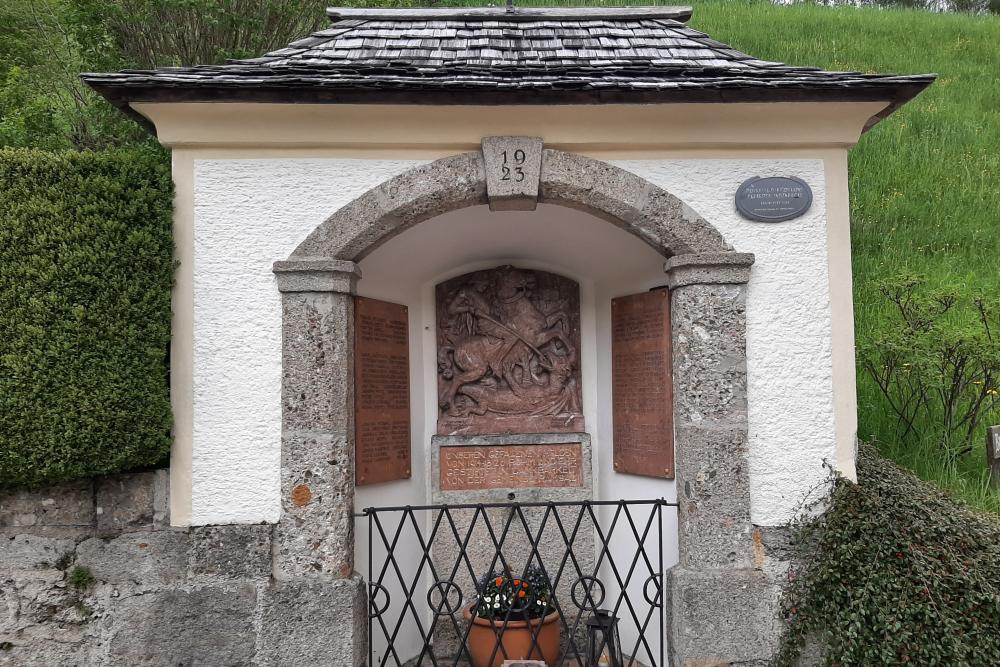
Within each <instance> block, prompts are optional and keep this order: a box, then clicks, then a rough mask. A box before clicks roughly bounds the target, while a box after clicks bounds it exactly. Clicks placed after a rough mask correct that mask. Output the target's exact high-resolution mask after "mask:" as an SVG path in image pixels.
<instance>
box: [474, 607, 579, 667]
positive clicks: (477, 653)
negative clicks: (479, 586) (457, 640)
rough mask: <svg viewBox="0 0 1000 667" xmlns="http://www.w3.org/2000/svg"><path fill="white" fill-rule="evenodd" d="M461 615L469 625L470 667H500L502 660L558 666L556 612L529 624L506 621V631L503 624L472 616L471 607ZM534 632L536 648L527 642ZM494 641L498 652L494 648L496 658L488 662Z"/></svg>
mask: <svg viewBox="0 0 1000 667" xmlns="http://www.w3.org/2000/svg"><path fill="white" fill-rule="evenodd" d="M464 615H465V620H466V621H469V622H470V623H471V624H472V627H471V628H470V629H469V653H470V654H471V656H472V664H473V665H474V667H500V665H501V664H502V663H503V661H504V660H544V661H545V664H546V665H555V664H557V663H558V662H559V640H560V628H559V612H558V611H553V612H552V613H551V614H549V615H548V616H545V617H544V618H533V619H531V620H530V621H515V620H510V621H507V626H506V627H504V624H503V620H498V621H492V620H490V619H488V618H480V617H478V616H473V615H472V608H471V607H467V608H466V609H465V614H464ZM539 626H541V627H539ZM536 632H537V633H538V637H537V639H536V643H537V645H533V644H532V641H531V638H532V636H533V635H534V634H535V633H536ZM498 640H499V642H500V646H501V647H502V648H497V653H496V656H495V657H494V658H493V662H490V655H492V654H493V648H494V647H495V646H496V645H497V641H498ZM504 652H506V657H504ZM529 653H530V655H529Z"/></svg>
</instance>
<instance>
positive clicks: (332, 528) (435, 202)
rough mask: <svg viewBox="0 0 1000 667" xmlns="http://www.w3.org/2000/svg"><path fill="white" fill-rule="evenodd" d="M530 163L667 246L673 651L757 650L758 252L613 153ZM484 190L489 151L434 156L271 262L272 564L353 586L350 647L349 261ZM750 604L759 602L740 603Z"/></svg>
mask: <svg viewBox="0 0 1000 667" xmlns="http://www.w3.org/2000/svg"><path fill="white" fill-rule="evenodd" d="M539 174H540V178H539V189H538V201H541V202H543V203H551V204H557V205H562V206H567V207H570V208H575V209H580V210H583V211H586V212H588V213H591V214H592V215H596V216H597V217H599V218H602V219H604V220H606V221H608V222H610V223H612V224H615V225H617V226H619V227H621V228H622V229H624V230H626V231H628V232H630V233H632V234H634V235H635V236H637V237H638V238H640V239H642V240H643V241H644V242H646V243H647V244H649V245H650V246H652V247H653V249H654V250H656V251H657V252H659V253H660V254H661V255H662V256H664V257H665V258H666V261H665V264H664V272H665V274H666V276H665V283H666V286H667V287H668V288H669V289H670V292H671V331H672V334H671V337H672V339H673V349H672V355H673V371H674V378H673V402H672V409H673V417H674V419H673V422H674V443H673V444H674V449H675V458H674V462H675V471H676V472H675V479H676V484H677V489H678V501H679V505H678V509H677V511H678V550H679V562H678V564H677V565H675V566H674V567H672V568H671V569H670V570H669V571H668V572H667V573H665V578H666V581H665V591H664V593H665V595H664V600H665V603H666V609H665V613H666V617H667V633H668V638H669V642H670V652H671V654H672V655H673V658H674V662H675V663H676V664H680V663H682V662H686V661H687V660H689V659H694V658H697V659H698V660H702V661H710V660H712V659H714V658H713V656H717V655H727V656H729V657H733V656H736V657H737V658H738V661H743V662H748V661H751V660H752V659H755V658H756V657H757V656H758V655H759V654H760V651H757V648H758V647H757V646H756V645H753V646H750V647H749V648H748V647H747V645H748V644H752V642H748V641H745V640H744V639H743V637H744V636H746V637H753V638H756V637H758V635H760V634H761V632H764V630H762V629H760V628H758V627H757V621H756V620H754V619H764V620H765V621H767V619H770V618H772V617H773V616H774V614H776V608H774V603H775V601H776V600H777V599H778V596H779V593H780V584H779V583H777V582H776V581H774V580H772V579H771V578H770V577H769V575H767V574H766V573H762V567H763V563H764V562H765V560H764V554H763V552H762V546H761V544H762V542H761V537H760V533H759V531H757V532H755V530H754V526H753V525H752V524H751V522H750V493H749V466H748V464H747V460H746V448H747V434H748V424H747V396H746V296H747V285H746V283H747V281H748V280H749V277H750V267H751V265H752V264H753V260H754V258H753V255H750V254H745V253H739V252H735V251H733V250H732V248H731V247H730V246H729V245H728V244H727V243H726V242H725V240H724V239H723V238H722V235H721V234H720V233H719V232H718V231H717V230H716V229H715V228H714V227H713V226H712V225H711V224H709V223H708V222H707V221H705V220H704V219H702V218H701V217H700V216H698V215H697V214H696V213H695V212H694V211H693V210H691V209H690V208H689V207H687V206H686V205H685V204H684V203H683V202H681V201H680V200H679V199H678V198H677V197H675V196H674V195H672V194H670V193H669V192H666V191H665V190H663V189H662V188H659V187H657V186H655V185H653V184H652V183H649V182H648V181H646V180H644V179H642V178H640V177H639V176H636V175H635V174H632V173H629V172H627V171H625V170H623V169H620V168H618V167H615V166H614V165H611V164H608V163H606V162H602V161H599V160H594V159H592V158H587V157H584V156H580V155H575V154H570V153H565V152H562V151H556V150H548V149H546V150H543V151H542V154H541V167H540V172H539ZM487 203H489V198H488V193H487V178H486V170H485V161H484V158H483V156H482V154H479V153H464V154H461V155H455V156H452V157H447V158H443V159H440V160H437V161H435V162H431V163H430V164H427V165H424V166H421V167H417V168H415V169H411V170H409V171H407V172H405V173H403V174H400V175H399V176H396V177H394V178H392V179H389V180H388V181H386V182H385V183H383V184H382V185H380V186H377V187H375V188H373V189H372V190H370V191H368V192H367V193H365V194H364V195H362V196H361V197H359V198H357V199H355V200H354V201H352V202H350V203H349V204H347V205H346V206H344V207H343V208H341V209H340V210H338V211H337V212H336V213H334V214H333V215H332V216H330V217H329V218H327V220H325V221H324V222H323V223H321V224H320V225H319V226H318V227H317V228H316V229H315V230H314V231H313V232H312V233H311V234H310V235H309V236H308V237H307V238H306V239H305V240H304V241H303V242H302V243H301V244H300V245H299V246H298V247H297V248H296V249H295V251H294V252H293V253H292V254H291V256H290V257H289V258H287V259H286V260H282V261H277V262H275V264H274V272H275V274H276V278H277V287H278V290H279V291H280V292H281V293H282V443H281V518H280V519H279V523H278V526H277V528H276V530H275V533H274V536H275V540H276V543H275V559H274V563H275V577H276V578H278V579H289V578H295V577H305V578H308V579H315V580H317V581H325V582H330V585H332V586H342V587H345V590H349V591H350V594H351V595H353V596H354V597H353V598H352V600H351V602H350V603H349V604H348V605H347V607H346V608H345V614H350V616H351V619H352V620H351V622H352V623H353V629H352V630H351V631H350V632H349V635H350V641H351V643H352V645H353V646H354V647H355V650H356V651H361V650H363V646H364V641H365V640H364V637H365V630H364V627H365V621H366V617H367V610H366V608H365V594H364V588H363V582H362V581H361V580H360V579H359V578H358V577H357V575H355V574H354V570H355V566H354V535H353V525H354V514H353V512H354V489H355V481H354V388H353V369H354V360H353V354H354V353H353V342H354V296H353V295H354V292H355V287H356V281H357V279H358V278H359V277H360V272H359V270H358V264H357V262H358V261H359V260H361V259H363V258H364V257H365V256H366V255H367V254H368V253H370V252H372V251H373V250H375V249H376V248H378V247H379V246H380V245H381V244H383V243H385V242H386V241H388V240H389V239H391V238H392V237H394V236H396V235H397V234H400V233H402V232H403V231H405V230H407V229H409V228H411V227H413V226H415V225H417V224H419V223H420V222H423V221H425V220H428V219H430V218H432V217H435V216H437V215H440V214H442V213H446V212H448V211H453V210H456V209H460V208H465V207H469V206H475V205H480V204H487ZM694 602H697V604H694ZM748 609H760V611H759V612H758V613H756V614H755V615H747V613H746V610H748ZM762 622H763V621H762ZM767 622H770V621H767ZM345 623H347V621H345ZM692 627H697V628H704V630H703V631H702V630H698V631H697V632H694V633H692V632H691V631H689V630H688V629H689V628H692ZM715 627H727V628H734V629H735V630H733V631H732V632H731V633H729V635H731V636H727V637H725V640H726V641H727V642H729V643H724V642H722V639H723V638H720V637H719V636H718V633H716V632H715V631H714V630H712V628H715ZM758 630H760V632H758ZM765 630H766V629H765ZM765 634H766V633H765ZM357 655H361V653H357Z"/></svg>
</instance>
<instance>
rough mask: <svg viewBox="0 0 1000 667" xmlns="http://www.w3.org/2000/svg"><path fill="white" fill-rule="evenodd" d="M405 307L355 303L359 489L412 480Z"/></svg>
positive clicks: (357, 299)
mask: <svg viewBox="0 0 1000 667" xmlns="http://www.w3.org/2000/svg"><path fill="white" fill-rule="evenodd" d="M408 327H409V325H408V318H407V312H406V306H400V305H397V304H394V303H386V302H385V301H377V300H375V299H367V298H364V297H355V300H354V392H355V393H354V429H355V435H354V466H355V471H354V474H355V481H356V483H357V484H358V485H361V486H363V485H366V484H377V483H379V482H389V481H392V480H397V479H408V478H409V477H410V351H409V328H408Z"/></svg>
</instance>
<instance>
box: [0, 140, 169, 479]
mask: <svg viewBox="0 0 1000 667" xmlns="http://www.w3.org/2000/svg"><path fill="white" fill-rule="evenodd" d="M171 199H172V192H171V184H170V171H169V166H168V161H167V160H165V159H164V155H163V153H161V152H160V151H159V150H157V149H154V148H141V149H127V150H125V149H123V150H116V151H108V152H102V153H92V152H69V151H67V152H43V151H37V150H27V149H3V150H0V488H10V487H15V486H31V485H38V484H42V483H49V482H56V481H61V480H68V479H73V478H79V477H84V476H89V475H95V474H105V473H111V472H118V471H122V470H128V469H136V468H141V467H145V466H152V465H156V464H158V463H162V462H163V461H164V460H165V457H166V455H167V453H168V452H169V448H170V436H169V430H170V420H171V416H170V398H169V392H168V386H167V372H168V369H167V363H168V360H167V350H168V344H169V339H170V288H171V283H172V279H173V260H172V257H173V241H172V237H171V227H170V224H171Z"/></svg>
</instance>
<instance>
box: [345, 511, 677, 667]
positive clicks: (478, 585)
mask: <svg viewBox="0 0 1000 667" xmlns="http://www.w3.org/2000/svg"><path fill="white" fill-rule="evenodd" d="M674 507H676V503H668V502H666V501H664V500H641V501H632V500H630V501H624V500H623V501H590V502H548V503H515V502H511V503H486V504H453V505H424V506H405V507H380V508H368V509H366V510H364V512H363V513H361V514H359V515H358V517H359V518H360V519H362V521H361V525H359V531H361V532H362V533H363V532H365V531H366V530H367V537H366V538H365V536H364V535H362V536H361V537H362V539H361V540H359V544H364V543H365V541H367V547H368V554H367V560H368V591H369V647H370V649H369V650H370V665H371V666H372V667H385V666H387V665H388V666H392V667H402V666H404V665H405V666H406V667H409V666H411V665H434V666H435V667H437V666H438V665H450V666H451V667H459V666H466V665H472V666H474V667H490V666H496V665H499V664H500V663H501V662H502V661H503V660H507V659H510V660H516V659H526V658H530V659H544V660H545V661H546V662H547V664H548V665H549V666H550V667H557V666H558V667H563V666H567V667H582V666H588V665H595V667H596V665H598V664H600V665H602V666H603V665H604V661H607V664H608V665H609V666H610V667H615V666H616V665H617V666H619V667H624V666H628V667H633V666H634V665H646V666H648V667H659V666H661V665H664V659H663V655H664V645H663V641H664V640H663V637H664V628H663V623H664V617H663V615H664V609H663V603H664V600H663V572H664V542H663V540H664V534H663V520H664V510H665V508H674ZM359 555H361V554H359ZM358 560H359V562H364V560H363V556H362V557H361V558H359V559H358ZM529 580H530V581H531V582H532V583H533V587H531V588H529V587H528V586H527V583H521V582H522V581H524V582H527V581H529ZM501 582H503V583H501ZM514 582H517V586H524V588H525V589H526V590H527V591H531V592H532V594H531V595H522V596H521V598H520V599H517V596H516V595H515V594H514V593H515V592H519V591H520V588H516V587H515V588H516V591H515V588H511V586H512V585H513V584H514ZM498 589H500V592H501V593H502V594H503V596H504V597H506V599H507V600H513V602H512V603H511V604H510V606H509V608H507V606H506V605H505V606H504V607H503V608H501V609H500V611H497V609H494V608H493V607H495V606H497V605H498V603H497V600H499V599H500V594H498ZM545 589H548V593H547V594H545V593H535V591H538V590H541V591H544V590H545ZM491 596H492V597H491ZM484 597H488V598H489V601H488V602H486V601H484ZM542 597H544V601H539V598H542ZM532 604H534V605H538V606H540V608H541V609H543V610H544V613H543V614H542V617H544V618H545V619H546V620H547V621H548V622H547V623H545V624H543V623H541V622H525V621H524V620H523V619H524V618H525V615H524V613H523V611H524V609H526V608H530V606H531V605H532ZM553 614H555V616H553ZM490 616H492V618H491V619H490V618H487V619H486V620H484V619H483V618H482V617H490ZM477 617H479V619H480V620H478V621H475V622H473V621H474V619H476V618H477ZM553 619H554V620H553ZM556 623H558V626H557V627H558V630H559V632H558V639H553V638H552V634H553V631H552V630H551V629H549V630H545V629H543V628H546V627H549V626H551V625H554V624H556ZM482 627H486V641H485V644H484V642H483V630H482V629H481V628H482ZM524 627H527V630H526V631H525V630H523V629H522V628H524ZM518 635H519V637H520V639H519V640H518V641H520V642H521V646H520V647H517V641H515V639H517V636H518ZM470 637H471V638H470ZM554 642H555V643H557V644H558V648H557V649H553V648H552V646H554V645H555V644H554ZM484 645H485V648H484ZM526 646H527V648H525V647H526Z"/></svg>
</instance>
